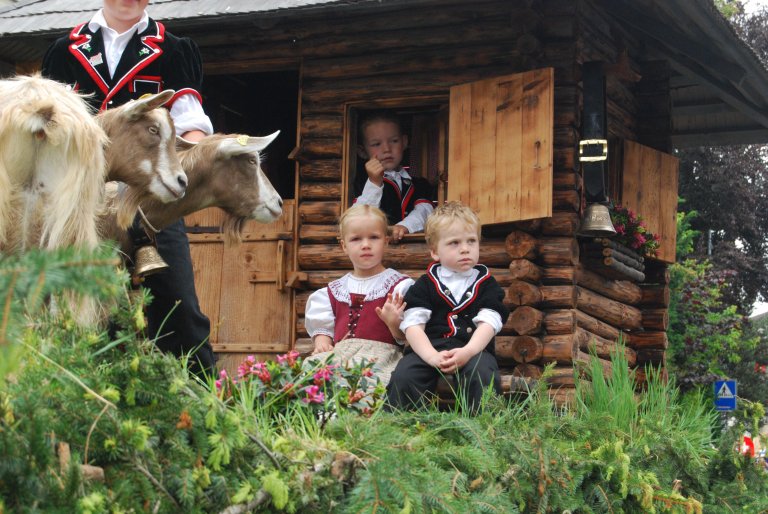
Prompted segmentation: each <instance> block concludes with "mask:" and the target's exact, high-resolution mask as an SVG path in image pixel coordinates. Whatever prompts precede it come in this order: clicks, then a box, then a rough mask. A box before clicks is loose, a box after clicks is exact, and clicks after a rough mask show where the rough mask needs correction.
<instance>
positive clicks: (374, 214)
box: [339, 203, 389, 240]
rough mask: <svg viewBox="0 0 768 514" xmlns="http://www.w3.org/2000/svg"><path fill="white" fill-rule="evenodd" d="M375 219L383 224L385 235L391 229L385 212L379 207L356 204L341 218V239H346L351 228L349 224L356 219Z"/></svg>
mask: <svg viewBox="0 0 768 514" xmlns="http://www.w3.org/2000/svg"><path fill="white" fill-rule="evenodd" d="M366 217H368V218H373V219H374V220H376V221H378V222H379V223H381V228H382V229H383V230H384V234H386V233H387V228H388V227H389V223H388V221H387V215H386V214H384V212H383V211H382V210H381V209H379V208H378V207H374V206H372V205H364V204H360V203H356V204H355V205H353V206H352V207H350V208H349V209H347V210H346V211H344V213H343V214H342V215H341V217H340V218H339V239H342V240H343V239H344V235H345V233H346V231H347V227H349V222H350V220H352V219H355V218H366Z"/></svg>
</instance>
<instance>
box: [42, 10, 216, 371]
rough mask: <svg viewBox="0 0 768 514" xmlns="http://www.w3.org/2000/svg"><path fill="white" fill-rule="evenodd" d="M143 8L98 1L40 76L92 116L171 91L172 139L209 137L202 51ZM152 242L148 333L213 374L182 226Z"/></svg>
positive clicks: (59, 43) (54, 48)
mask: <svg viewBox="0 0 768 514" xmlns="http://www.w3.org/2000/svg"><path fill="white" fill-rule="evenodd" d="M148 3H149V0H132V1H126V0H104V4H103V5H104V7H103V9H100V10H99V11H98V12H97V13H96V14H94V16H93V17H92V18H91V20H90V21H88V22H86V23H82V24H80V25H78V26H77V27H75V28H74V29H72V31H71V32H70V34H69V35H68V36H65V37H62V38H59V39H58V40H56V41H55V42H54V43H53V45H51V47H50V48H49V49H48V52H47V53H46V54H45V57H44V58H43V67H42V73H43V75H44V76H46V77H48V78H51V79H54V80H58V81H60V82H64V83H67V84H71V85H72V87H73V88H74V89H75V90H76V91H80V92H82V93H90V94H92V95H93V96H91V97H90V98H88V101H89V102H90V103H91V105H92V106H93V107H94V108H95V109H97V110H103V109H108V108H110V107H115V106H118V105H121V104H124V103H126V102H128V101H129V100H133V99H137V98H140V97H141V96H142V95H144V94H146V93H159V92H160V91H163V90H165V89H174V90H175V91H176V95H174V97H173V98H172V99H171V100H170V102H169V103H168V104H167V105H166V107H168V109H170V112H171V117H172V118H173V122H174V125H175V127H176V133H177V134H179V135H181V136H182V137H183V138H185V139H187V140H190V141H199V140H200V139H202V138H203V137H204V136H205V135H206V134H210V133H212V132H213V127H212V126H211V121H210V120H209V119H208V116H206V114H205V112H204V111H203V107H202V104H201V102H202V98H201V96H200V93H199V91H200V87H201V86H202V80H203V75H202V61H201V59H200V51H199V50H198V48H197V45H196V44H195V43H194V42H193V41H192V40H191V39H189V38H178V37H176V36H174V35H173V34H171V33H169V32H166V31H165V27H164V26H163V24H162V23H159V22H157V21H155V20H153V19H152V18H150V17H149V16H148V15H147V13H146V11H145V9H146V7H147V4H148ZM156 241H157V249H158V251H159V252H160V255H161V256H162V257H163V259H164V260H165V262H167V263H168V264H169V266H170V268H169V269H168V270H166V271H164V272H162V273H158V274H155V275H151V276H149V277H147V278H146V280H145V282H144V286H145V287H148V288H149V289H150V291H151V292H152V296H153V297H154V299H153V301H152V303H151V304H150V305H149V307H148V308H147V321H148V331H149V333H150V334H151V335H152V336H155V335H156V336H157V338H158V339H157V345H158V347H159V348H160V349H161V350H163V351H170V352H173V353H174V354H176V355H180V354H182V353H192V354H193V358H192V359H190V367H191V370H192V371H194V372H198V373H199V372H201V371H205V372H207V373H212V372H213V371H214V368H215V362H216V361H215V357H214V354H213V350H212V349H211V346H210V344H209V343H208V337H209V335H210V328H211V327H210V321H209V320H208V318H207V317H206V316H205V315H204V314H203V313H202V311H201V310H200V305H199V302H198V299H197V293H196V292H195V284H194V273H193V271H192V259H191V256H190V252H189V240H188V238H187V234H186V231H185V229H184V221H183V220H179V221H178V222H176V223H174V224H173V225H171V226H169V227H167V228H165V229H163V230H162V231H161V232H160V233H158V234H157V236H156ZM177 302H178V305H176V303H177ZM169 313H171V314H170V315H169ZM166 318H167V319H166ZM161 327H162V332H160V328H161Z"/></svg>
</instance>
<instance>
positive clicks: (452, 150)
mask: <svg viewBox="0 0 768 514" xmlns="http://www.w3.org/2000/svg"><path fill="white" fill-rule="evenodd" d="M384 109H386V110H389V111H391V112H392V113H393V114H396V115H397V116H398V117H399V119H400V121H401V123H402V125H403V131H404V133H406V134H407V135H408V137H409V139H410V148H409V150H408V152H407V154H406V155H405V158H404V159H403V160H404V164H405V165H407V166H409V173H413V174H416V175H418V176H423V177H425V178H427V179H428V180H429V181H430V183H431V184H432V185H433V187H434V188H435V189H434V190H435V198H436V199H437V200H438V202H443V201H446V200H460V201H461V202H463V203H464V204H466V205H469V206H470V207H472V208H473V209H474V210H475V211H476V212H477V213H478V215H479V216H480V221H481V222H482V224H484V225H487V224H494V223H508V222H512V221H520V220H526V219H535V218H545V217H549V216H551V215H552V161H553V150H552V148H553V126H554V71H553V69H552V68H545V69H541V70H533V71H529V72H525V73H519V74H514V75H506V76H503V77H494V78H491V79H485V80H480V81H477V82H471V83H467V84H461V85H458V86H454V87H452V88H451V90H450V96H449V97H444V96H443V97H439V96H438V97H430V98H409V99H387V100H383V101H381V102H376V103H350V104H347V108H346V112H345V125H344V128H345V131H344V132H345V138H344V158H345V162H344V164H343V167H344V173H345V179H344V193H343V198H344V207H348V206H349V205H351V204H352V202H353V200H354V198H355V196H356V194H359V190H360V188H361V187H362V186H361V185H360V184H364V183H365V178H366V173H365V168H364V165H365V159H364V158H362V157H361V156H360V155H358V146H359V145H360V143H361V141H360V137H361V136H360V130H359V125H360V120H362V119H363V118H364V116H365V115H366V114H367V113H369V112H370V111H372V110H384ZM356 180H357V181H359V182H358V184H357V185H356V183H355V181H356Z"/></svg>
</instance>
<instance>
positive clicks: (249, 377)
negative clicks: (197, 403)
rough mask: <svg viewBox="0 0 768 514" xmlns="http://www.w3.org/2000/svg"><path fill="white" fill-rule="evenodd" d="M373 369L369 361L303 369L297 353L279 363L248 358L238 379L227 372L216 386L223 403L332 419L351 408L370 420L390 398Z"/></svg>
mask: <svg viewBox="0 0 768 514" xmlns="http://www.w3.org/2000/svg"><path fill="white" fill-rule="evenodd" d="M371 367H372V362H368V361H363V362H360V363H357V364H351V363H350V364H347V365H345V366H339V365H335V364H328V363H327V362H318V363H313V365H312V366H309V365H306V364H304V365H302V359H301V357H300V355H299V353H298V352H295V351H291V352H289V353H286V354H284V355H278V356H277V359H276V360H274V361H257V360H256V358H255V357H254V356H253V355H249V356H248V357H246V359H245V360H244V361H243V362H242V363H241V364H240V365H239V366H238V368H237V376H236V377H232V376H229V375H228V374H227V372H226V370H222V371H221V372H220V374H219V378H218V380H216V383H215V387H216V392H217V394H218V396H219V397H220V398H222V399H223V400H230V399H232V400H235V401H247V402H249V403H252V404H253V407H254V408H259V409H262V410H266V411H269V412H273V411H274V412H282V413H284V412H285V411H286V410H288V409H310V410H313V411H316V412H319V413H322V414H323V417H324V418H326V419H327V418H328V417H330V416H332V415H333V413H335V412H337V411H339V410H342V409H347V410H353V411H356V412H359V413H361V414H363V415H365V416H370V415H371V414H372V413H373V412H374V411H375V410H376V409H378V408H379V407H381V405H382V403H383V401H384V393H385V388H384V385H383V384H381V382H380V381H379V379H378V378H377V377H375V376H374V374H373V372H372V370H371Z"/></svg>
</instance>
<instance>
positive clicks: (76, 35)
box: [68, 22, 109, 95]
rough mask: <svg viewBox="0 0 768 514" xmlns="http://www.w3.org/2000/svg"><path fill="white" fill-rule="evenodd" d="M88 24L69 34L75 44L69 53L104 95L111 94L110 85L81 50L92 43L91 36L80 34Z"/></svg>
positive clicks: (79, 26)
mask: <svg viewBox="0 0 768 514" xmlns="http://www.w3.org/2000/svg"><path fill="white" fill-rule="evenodd" d="M87 23H88V22H86V23H81V24H80V25H78V26H77V27H75V28H73V29H72V32H70V33H69V39H71V40H72V41H73V43H72V44H71V45H69V47H68V48H69V53H71V54H72V55H73V56H74V57H75V59H77V60H78V61H79V62H80V64H82V66H83V69H85V71H86V72H87V73H88V75H90V76H91V78H92V79H93V81H94V82H95V83H96V86H97V87H98V88H99V89H100V90H101V92H102V93H104V94H105V95H106V94H107V93H108V92H109V85H108V84H107V82H106V81H105V80H104V79H103V78H102V76H101V75H100V74H99V72H98V71H96V68H95V67H94V66H93V64H91V61H89V60H88V58H87V57H86V56H85V54H83V53H82V52H81V51H80V48H79V47H80V46H81V45H84V44H86V43H89V42H90V41H91V36H90V35H89V34H80V31H81V30H82V29H83V27H84V26H85V25H87ZM105 59H106V58H105Z"/></svg>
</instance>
